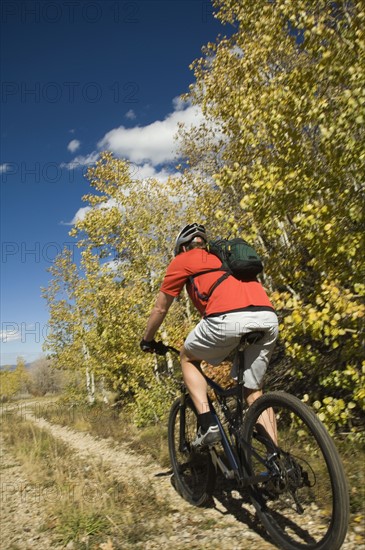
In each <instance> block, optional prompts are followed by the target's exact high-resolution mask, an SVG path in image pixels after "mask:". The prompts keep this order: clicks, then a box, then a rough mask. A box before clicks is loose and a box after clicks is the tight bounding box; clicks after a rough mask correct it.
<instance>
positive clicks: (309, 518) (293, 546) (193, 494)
mask: <svg viewBox="0 0 365 550" xmlns="http://www.w3.org/2000/svg"><path fill="white" fill-rule="evenodd" d="M262 336H263V333H262V332H260V331H254V332H250V333H249V334H246V335H244V336H243V337H242V339H241V342H240V345H239V346H238V348H237V351H236V353H237V354H238V365H239V366H238V376H237V383H236V384H235V385H234V386H233V387H231V388H228V389H224V388H222V387H221V386H220V385H219V384H217V383H216V382H215V381H214V380H212V379H210V378H209V377H207V376H206V375H205V374H204V373H203V375H204V377H205V378H206V380H207V383H208V386H209V388H210V392H209V393H210V394H211V395H212V397H209V404H210V408H211V411H212V413H213V415H214V417H215V419H216V421H217V424H218V426H219V429H220V432H221V442H220V443H219V444H214V445H212V446H210V447H206V448H202V449H196V448H194V447H193V446H192V441H193V440H194V439H195V437H196V432H197V412H196V410H195V407H194V404H193V402H192V399H191V398H190V396H189V394H188V392H187V390H186V387H185V386H184V384H182V387H181V395H180V397H178V398H177V399H176V400H175V402H174V403H173V405H172V407H171V410H170V415H169V421H168V444H169V452H170V459H171V465H172V470H173V481H174V486H175V488H176V490H177V492H178V493H179V494H180V495H181V496H182V497H183V498H184V499H185V500H187V501H188V502H189V503H190V504H192V505H195V506H204V505H206V503H208V502H209V500H211V499H212V495H213V491H214V487H215V480H216V476H217V474H218V472H220V473H221V474H223V476H224V478H226V479H228V480H231V482H232V483H233V484H234V487H235V488H236V489H237V490H238V491H239V492H240V493H241V494H243V493H246V494H248V496H249V498H250V500H251V502H252V504H253V506H254V508H255V510H256V513H257V515H258V517H259V519H260V520H261V522H262V524H263V526H264V527H265V529H266V531H267V533H268V534H269V535H270V536H271V538H272V540H273V542H274V543H275V544H276V545H277V546H278V547H279V548H282V549H284V550H300V549H301V550H338V549H340V548H341V545H342V543H343V541H344V539H345V536H346V532H347V527H348V520H349V495H348V487H347V481H346V477H345V473H344V470H343V466H342V463H341V460H340V457H339V455H338V452H337V449H336V447H335V444H334V442H333V440H332V439H331V437H330V436H329V434H328V432H327V430H326V429H325V427H324V426H323V424H322V423H321V422H320V420H319V419H318V417H317V416H316V414H315V413H314V412H313V411H312V409H310V408H309V407H308V406H307V405H306V404H304V403H303V402H301V401H300V400H299V399H298V398H296V397H294V396H293V395H290V394H288V393H286V392H283V391H275V392H268V393H266V394H265V395H263V396H261V397H260V398H259V399H257V400H256V401H255V402H254V403H253V404H252V405H251V406H250V407H249V408H247V407H246V405H245V400H244V397H243V388H244V352H245V349H246V348H247V347H248V346H249V345H252V344H255V343H257V342H258V341H259V340H260V339H261V338H262ZM168 350H173V351H175V352H177V350H175V349H174V348H171V347H169V346H166V347H165V349H164V353H166V352H167V351H168ZM164 353H161V349H160V354H164ZM265 411H266V412H265ZM263 413H264V416H265V414H269V415H271V418H272V415H273V414H274V415H275V416H274V418H275V420H274V422H275V425H276V429H277V442H274V441H273V440H272V439H271V437H270V436H269V435H268V433H267V432H266V430H265V427H264V425H263V422H262V418H264V417H263V416H262V415H263Z"/></svg>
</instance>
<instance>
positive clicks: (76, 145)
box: [67, 139, 81, 153]
mask: <svg viewBox="0 0 365 550" xmlns="http://www.w3.org/2000/svg"><path fill="white" fill-rule="evenodd" d="M80 145H81V142H80V141H79V140H78V139H72V140H71V141H70V143H69V144H68V145H67V149H68V150H69V151H70V152H71V153H74V152H75V151H77V149H79V148H80Z"/></svg>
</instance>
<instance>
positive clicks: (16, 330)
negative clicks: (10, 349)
mask: <svg viewBox="0 0 365 550" xmlns="http://www.w3.org/2000/svg"><path fill="white" fill-rule="evenodd" d="M10 324H11V325H13V328H11V329H5V330H1V331H0V341H1V342H2V343H3V344H4V343H5V342H15V341H17V340H20V338H21V333H20V327H19V325H18V324H17V323H9V325H10Z"/></svg>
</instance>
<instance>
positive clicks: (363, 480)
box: [44, 404, 365, 518]
mask: <svg viewBox="0 0 365 550" xmlns="http://www.w3.org/2000/svg"><path fill="white" fill-rule="evenodd" d="M44 416H45V418H47V419H48V420H50V421H51V422H56V423H60V424H62V425H67V426H70V427H72V428H74V429H80V430H82V431H87V432H88V433H91V434H93V435H96V436H98V437H103V438H112V439H113V440H114V441H116V442H121V443H124V444H127V445H128V446H129V447H130V448H131V449H133V450H134V451H137V452H139V453H142V454H147V455H149V456H151V457H152V458H153V459H154V460H155V461H157V462H158V463H159V464H160V465H161V466H162V467H164V468H168V467H169V465H170V460H169V453H168V445H167V420H166V421H165V422H164V423H160V424H156V425H152V426H147V427H144V428H137V427H136V426H135V425H134V424H133V422H132V420H131V418H130V417H128V416H127V415H126V414H124V413H119V414H118V413H117V412H116V411H115V410H112V409H110V408H108V407H107V406H105V405H102V404H99V405H96V406H93V407H91V408H90V407H87V406H85V405H84V406H80V407H73V408H71V409H70V408H68V407H64V406H58V407H57V406H55V407H53V408H51V409H48V410H47V411H45V414H44ZM336 445H337V447H338V449H339V452H340V455H341V459H342V461H343V464H344V468H345V471H346V476H347V479H348V483H349V488H350V507H351V513H352V514H353V515H354V516H356V517H362V518H363V517H365V509H364V503H365V490H364V487H365V467H364V464H365V450H364V447H363V446H361V445H360V444H357V443H354V442H350V441H346V440H337V441H336Z"/></svg>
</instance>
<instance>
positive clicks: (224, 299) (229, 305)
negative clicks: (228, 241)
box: [160, 248, 273, 316]
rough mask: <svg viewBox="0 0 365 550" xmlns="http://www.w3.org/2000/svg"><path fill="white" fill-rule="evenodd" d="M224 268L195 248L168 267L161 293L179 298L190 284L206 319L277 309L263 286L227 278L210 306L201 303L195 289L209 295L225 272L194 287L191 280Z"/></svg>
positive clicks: (205, 277) (197, 280)
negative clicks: (250, 311)
mask: <svg viewBox="0 0 365 550" xmlns="http://www.w3.org/2000/svg"><path fill="white" fill-rule="evenodd" d="M221 265H222V262H221V261H220V260H219V258H217V256H215V255H214V254H209V253H208V252H207V251H206V250H202V249H200V248H194V249H193V250H189V251H188V252H183V253H181V254H179V255H178V256H176V257H175V258H174V259H173V260H172V262H171V263H170V265H169V266H168V268H167V271H166V275H165V278H164V280H163V282H162V285H161V288H160V290H161V291H162V292H164V293H165V294H169V295H170V296H178V295H179V294H180V292H181V291H182V289H183V287H184V285H185V284H186V288H187V291H188V294H189V296H190V298H191V299H192V301H193V304H194V305H195V307H196V308H197V310H198V311H199V312H200V313H201V314H202V315H204V316H208V315H212V314H215V315H218V314H220V313H227V312H229V311H237V310H242V309H248V308H250V309H273V306H272V304H271V302H270V300H269V298H268V296H267V294H266V292H265V290H264V288H263V286H262V285H261V283H259V282H258V281H250V282H242V281H239V280H238V279H236V278H235V277H232V276H230V277H227V279H225V280H224V281H223V282H222V283H220V284H219V285H218V286H217V287H216V289H215V290H214V291H213V293H212V295H211V296H210V298H209V300H208V301H207V302H206V301H203V300H201V299H200V298H199V296H198V294H197V292H196V290H195V289H194V286H195V287H196V288H197V290H198V292H199V294H201V295H203V296H204V295H207V294H209V290H210V289H211V287H212V286H213V284H214V283H215V281H217V280H218V279H219V277H221V276H222V274H223V272H222V271H214V272H212V273H204V274H203V275H200V276H199V277H196V278H195V279H194V284H192V283H191V281H189V277H190V276H191V275H195V274H196V273H200V272H201V271H205V270H209V269H216V268H219V267H221Z"/></svg>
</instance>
